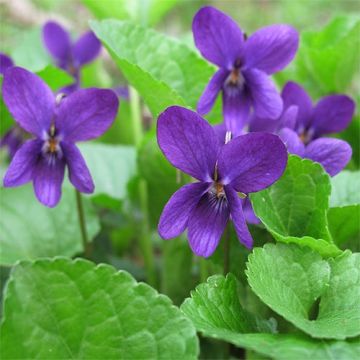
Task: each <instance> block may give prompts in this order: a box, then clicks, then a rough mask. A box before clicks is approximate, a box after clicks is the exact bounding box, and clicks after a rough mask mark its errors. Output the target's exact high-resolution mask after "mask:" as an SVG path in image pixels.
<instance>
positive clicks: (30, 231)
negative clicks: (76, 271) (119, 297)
mask: <svg viewBox="0 0 360 360" xmlns="http://www.w3.org/2000/svg"><path fill="white" fill-rule="evenodd" d="M75 200H76V199H75V190H74V189H70V188H64V189H63V196H62V199H61V201H60V203H59V205H58V206H57V207H56V208H54V209H49V208H47V207H45V206H43V205H41V204H40V203H39V202H38V201H37V200H36V198H35V195H34V192H33V190H32V187H31V185H26V186H22V187H19V188H11V189H4V188H0V212H1V216H0V228H1V232H0V264H2V265H12V264H14V263H15V262H16V261H18V260H33V259H36V258H39V257H46V256H56V255H64V256H73V255H75V254H77V253H80V252H82V243H81V232H80V226H79V221H78V217H77V213H76V201H75ZM83 200H84V201H83V204H84V210H85V218H86V226H87V232H88V235H89V239H92V238H93V237H94V236H95V235H96V234H97V233H98V231H99V230H100V225H99V221H98V219H97V217H96V214H95V212H94V210H93V208H92V206H91V203H89V201H88V200H87V199H83Z"/></svg>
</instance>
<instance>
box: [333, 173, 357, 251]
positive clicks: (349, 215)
mask: <svg viewBox="0 0 360 360" xmlns="http://www.w3.org/2000/svg"><path fill="white" fill-rule="evenodd" d="M331 184H332V192H331V197H330V209H329V211H328V222H329V229H330V232H331V234H332V236H333V239H334V241H335V243H336V244H337V245H344V243H346V242H347V241H349V240H351V239H355V240H356V241H355V243H358V242H359V238H360V222H359V218H360V171H353V172H352V171H342V172H341V173H340V174H339V175H337V176H335V177H333V178H332V179H331Z"/></svg>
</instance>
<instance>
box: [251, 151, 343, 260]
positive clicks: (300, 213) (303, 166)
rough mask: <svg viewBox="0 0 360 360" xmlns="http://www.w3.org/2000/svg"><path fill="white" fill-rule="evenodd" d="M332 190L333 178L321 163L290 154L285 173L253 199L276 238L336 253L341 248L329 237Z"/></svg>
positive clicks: (322, 252) (321, 251)
mask: <svg viewBox="0 0 360 360" xmlns="http://www.w3.org/2000/svg"><path fill="white" fill-rule="evenodd" d="M330 191H331V186H330V177H329V176H328V175H327V174H326V173H325V171H324V169H323V168H322V167H321V165H320V164H317V163H313V162H312V161H310V160H306V159H300V158H299V157H297V156H294V155H289V161H288V165H287V168H286V170H285V173H284V174H283V176H282V177H281V178H280V179H279V180H278V181H277V182H276V183H275V184H274V185H272V186H270V187H269V188H267V189H265V190H263V191H260V192H258V193H254V194H251V196H250V199H251V202H252V205H253V208H254V211H255V213H256V215H257V216H258V217H259V218H260V219H261V221H262V222H263V223H264V225H265V226H266V228H267V229H268V230H269V231H270V232H271V234H272V235H273V236H274V237H275V239H276V240H278V241H282V242H286V243H296V244H299V245H301V246H308V247H311V248H312V249H314V250H316V251H318V252H319V253H320V254H322V255H323V256H336V255H338V254H340V253H341V251H340V250H339V249H338V248H337V247H336V246H335V245H334V244H333V243H332V242H331V241H330V239H329V231H328V225H327V217H326V213H327V210H328V207H329V196H330Z"/></svg>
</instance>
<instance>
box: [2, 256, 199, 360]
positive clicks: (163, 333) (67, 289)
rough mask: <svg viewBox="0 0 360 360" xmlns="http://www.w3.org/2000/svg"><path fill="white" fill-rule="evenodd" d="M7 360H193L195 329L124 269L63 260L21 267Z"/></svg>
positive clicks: (13, 291) (5, 345)
mask: <svg viewBox="0 0 360 360" xmlns="http://www.w3.org/2000/svg"><path fill="white" fill-rule="evenodd" d="M3 310H4V311H3V313H4V317H3V321H2V324H1V358H7V359H8V358H11V359H24V358H27V359H33V358H42V359H124V358H126V359H169V358H175V359H195V358H196V356H197V353H198V341H197V337H196V333H195V329H194V326H193V325H192V324H191V322H190V321H189V320H188V319H186V318H185V317H184V316H183V315H182V314H181V312H180V311H179V309H178V308H176V307H175V306H173V305H172V304H171V301H170V300H169V298H167V297H166V296H164V295H159V294H158V293H157V292H156V291H155V290H154V289H153V288H151V287H150V286H148V285H146V284H144V283H137V282H136V281H135V280H134V279H133V278H132V277H131V275H129V274H128V273H126V272H124V271H120V272H117V271H116V270H115V268H113V267H111V266H109V265H103V264H102V265H99V266H95V264H93V263H91V262H89V261H86V260H82V259H77V260H75V261H71V260H69V259H65V258H57V259H54V260H47V259H44V260H38V261H36V262H33V263H30V262H21V263H20V264H19V265H17V266H16V267H15V268H14V270H13V272H12V274H11V277H10V279H9V282H8V284H7V289H6V294H5V301H4V309H3Z"/></svg>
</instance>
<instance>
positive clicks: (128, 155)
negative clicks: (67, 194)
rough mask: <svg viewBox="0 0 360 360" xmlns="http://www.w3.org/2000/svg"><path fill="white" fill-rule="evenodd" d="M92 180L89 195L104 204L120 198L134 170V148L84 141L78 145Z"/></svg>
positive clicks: (125, 190) (123, 195)
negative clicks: (93, 189) (93, 188)
mask: <svg viewBox="0 0 360 360" xmlns="http://www.w3.org/2000/svg"><path fill="white" fill-rule="evenodd" d="M79 148H80V150H81V153H82V154H83V156H84V158H85V161H86V164H87V165H88V167H89V170H90V173H91V176H92V178H93V180H94V184H95V191H94V193H93V194H91V195H90V196H91V197H95V198H98V199H100V200H99V201H100V203H103V204H104V205H106V204H107V202H108V201H111V200H116V201H119V200H122V199H124V198H125V197H126V194H127V188H126V187H127V183H128V181H129V180H130V179H131V178H132V177H133V176H134V174H135V170H136V160H135V149H134V148H133V147H131V146H120V145H106V144H100V143H84V144H81V145H80V146H79Z"/></svg>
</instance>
